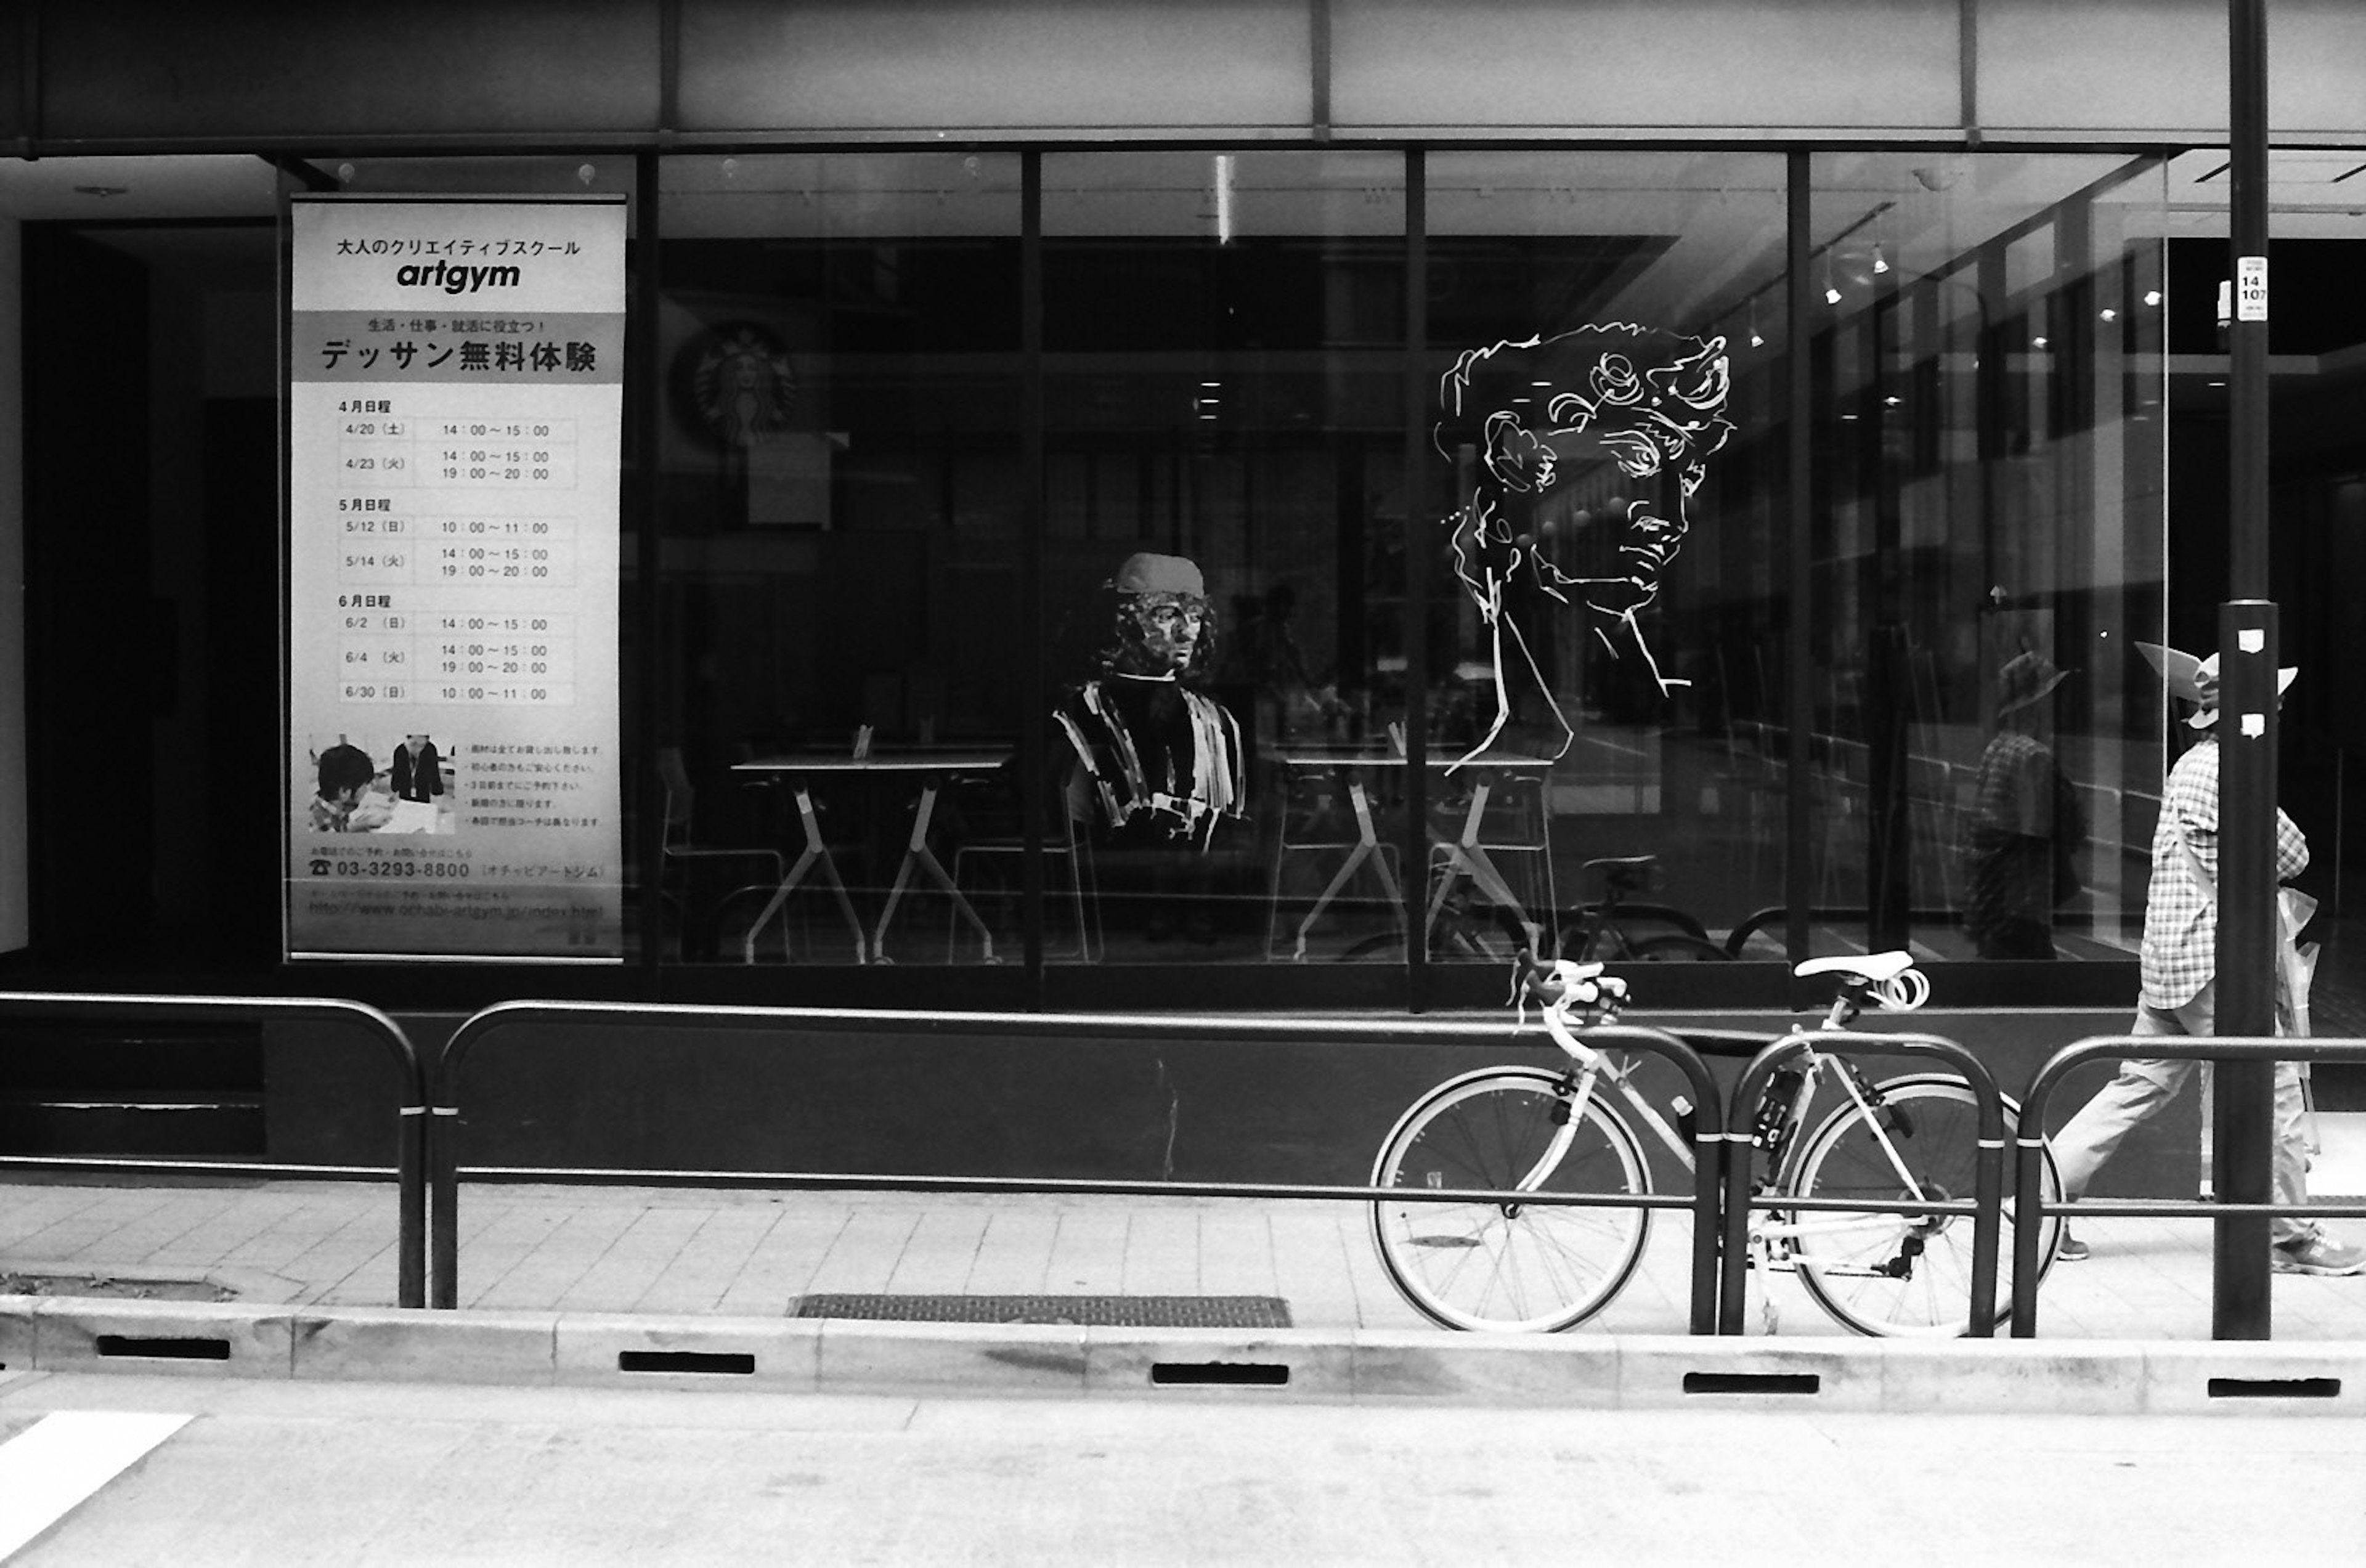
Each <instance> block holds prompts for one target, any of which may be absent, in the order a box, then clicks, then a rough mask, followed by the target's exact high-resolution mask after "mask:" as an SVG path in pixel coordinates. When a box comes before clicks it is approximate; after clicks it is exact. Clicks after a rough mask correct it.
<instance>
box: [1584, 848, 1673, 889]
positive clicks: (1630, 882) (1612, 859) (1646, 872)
mask: <svg viewBox="0 0 2366 1568" xmlns="http://www.w3.org/2000/svg"><path fill="white" fill-rule="evenodd" d="M1659 863H1660V857H1659V856H1657V855H1610V856H1607V857H1606V858H1604V859H1601V860H1590V861H1587V862H1586V863H1584V865H1583V868H1582V869H1583V870H1585V871H1587V872H1596V871H1598V872H1600V873H1601V874H1602V879H1603V881H1604V882H1605V883H1606V884H1607V885H1608V886H1612V887H1616V888H1617V889H1618V890H1619V891H1620V892H1622V893H1624V892H1628V891H1631V890H1633V889H1635V888H1638V887H1641V886H1645V885H1646V884H1647V883H1648V882H1649V881H1650V880H1651V868H1652V867H1653V866H1655V865H1657V864H1659Z"/></svg>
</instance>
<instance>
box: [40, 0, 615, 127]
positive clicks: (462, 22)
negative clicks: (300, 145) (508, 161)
mask: <svg viewBox="0 0 2366 1568" xmlns="http://www.w3.org/2000/svg"><path fill="white" fill-rule="evenodd" d="M10 30H13V29H10ZM658 39H659V6H658V5H657V3H656V0H512V3H509V4H504V5H501V6H484V5H475V4H470V3H468V0H408V3H399V4H389V5H383V6H286V5H275V4H270V3H268V0H229V3H223V0H209V3H208V4H206V5H200V6H192V5H186V4H178V3H175V0H126V3H120V4H113V5H107V6H70V5H62V4H58V3H57V0H44V3H43V4H42V6H41V7H40V15H39V69H40V99H41V101H40V118H41V128H40V129H41V134H42V136H43V137H44V138H45V139H49V140H51V141H119V140H133V141H137V140H147V139H156V138H163V137H183V138H192V139H202V140H207V141H236V140H238V139H241V138H263V137H314V136H333V135H354V136H405V135H426V134H448V135H474V136H497V135H503V134H524V133H541V134H545V135H566V134H569V133H585V132H598V131H627V130H629V131H646V130H652V129H654V128H655V127H656V125H657V121H658V96H659V47H658Z"/></svg>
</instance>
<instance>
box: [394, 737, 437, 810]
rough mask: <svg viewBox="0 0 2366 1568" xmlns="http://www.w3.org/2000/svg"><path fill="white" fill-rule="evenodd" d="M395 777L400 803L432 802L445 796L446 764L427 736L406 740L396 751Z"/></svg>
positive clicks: (397, 797)
mask: <svg viewBox="0 0 2366 1568" xmlns="http://www.w3.org/2000/svg"><path fill="white" fill-rule="evenodd" d="M392 773H393V783H394V796H395V798H396V799H397V800H433V799H434V798H435V797H436V796H437V795H442V794H443V793H444V760H443V759H442V758H441V757H439V756H437V755H436V754H435V742H434V741H433V740H430V739H427V737H425V736H424V735H408V736H405V737H403V741H402V744H401V745H400V746H398V747H396V748H395V750H394V766H393V769H392Z"/></svg>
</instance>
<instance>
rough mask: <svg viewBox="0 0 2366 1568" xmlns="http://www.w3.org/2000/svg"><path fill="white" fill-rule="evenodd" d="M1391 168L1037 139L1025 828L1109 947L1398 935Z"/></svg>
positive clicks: (1194, 955)
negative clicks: (1038, 289) (1077, 882)
mask: <svg viewBox="0 0 2366 1568" xmlns="http://www.w3.org/2000/svg"><path fill="white" fill-rule="evenodd" d="M1402 171H1403V161H1402V160H1401V159H1400V158H1399V157H1397V156H1395V155H1393V154H1376V153H1355V154H1324V153H1247V152H1244V153H1238V154H1211V153H1181V152H1177V153H1165V152H1159V153H1131V154H1108V155H1104V154H1075V155H1056V156H1049V157H1046V158H1045V159H1044V164H1043V186H1044V209H1043V232H1044V270H1045V298H1044V352H1045V364H1044V369H1045V396H1046V402H1047V410H1046V426H1047V428H1046V433H1045V441H1046V459H1047V464H1048V472H1047V476H1046V478H1047V488H1048V491H1049V495H1048V515H1047V518H1046V526H1047V530H1048V537H1047V539H1046V541H1045V556H1044V559H1045V572H1046V581H1045V592H1046V596H1047V603H1048V604H1049V606H1050V611H1049V618H1050V621H1051V623H1052V625H1051V630H1052V634H1053V647H1052V668H1053V677H1054V682H1055V686H1056V690H1054V691H1053V692H1050V693H1046V694H1042V700H1044V701H1045V702H1046V704H1047V705H1051V706H1053V708H1055V709H1056V711H1057V714H1058V720H1057V722H1056V723H1055V725H1054V727H1053V751H1054V753H1055V757H1054V765H1055V769H1056V770H1057V776H1056V777H1055V781H1054V782H1055V784H1060V785H1061V786H1062V793H1061V795H1060V804H1059V806H1058V808H1057V810H1056V813H1055V816H1056V818H1057V820H1055V822H1054V823H1053V825H1052V829H1051V831H1050V832H1049V833H1048V834H1047V837H1048V838H1050V839H1051V840H1053V841H1054V842H1055V843H1057V844H1059V845H1062V846H1065V845H1067V844H1068V843H1070V842H1071V840H1072V839H1073V841H1074V842H1075V844H1076V852H1077V853H1078V854H1079V855H1081V856H1083V857H1086V858H1087V860H1088V861H1089V863H1090V864H1089V869H1088V870H1087V877H1088V879H1089V888H1088V901H1089V902H1091V903H1093V904H1094V905H1095V906H1096V908H1097V913H1093V912H1090V911H1088V914H1087V918H1088V919H1093V920H1094V921H1095V922H1096V923H1097V925H1098V931H1099V933H1100V938H1101V941H1102V942H1103V943H1105V947H1104V948H1103V951H1104V953H1105V954H1106V956H1108V957H1109V958H1110V959H1112V960H1117V961H1132V962H1165V961H1170V960H1174V961H1190V962H1201V963H1205V962H1209V961H1211V960H1244V961H1255V962H1262V961H1263V960H1265V959H1267V958H1268V957H1293V956H1299V955H1304V956H1308V957H1315V958H1340V957H1347V956H1364V957H1369V958H1370V959H1372V960H1374V961H1382V962H1385V961H1392V960H1395V959H1398V958H1400V957H1401V955H1402V951H1403V949H1402V945H1401V942H1400V940H1399V938H1398V936H1397V934H1396V933H1397V931H1398V925H1399V919H1398V905H1399V901H1400V890H1401V888H1402V886H1403V883H1402V878H1403V876H1404V875H1405V874H1406V871H1405V868H1403V866H1401V865H1400V864H1399V863H1398V853H1397V847H1396V844H1395V842H1394V839H1395V837H1396V836H1397V834H1398V832H1399V831H1400V830H1401V820H1400V819H1399V818H1391V810H1392V809H1393V806H1392V803H1393V801H1394V799H1395V796H1396V794H1397V791H1396V789H1395V786H1394V785H1393V784H1391V781H1390V775H1391V773H1392V772H1393V771H1394V768H1395V765H1396V764H1395V757H1396V755H1397V753H1395V752H1393V751H1392V750H1391V748H1390V746H1389V743H1388V739H1387V737H1388V734H1389V725H1390V721H1391V719H1392V718H1396V717H1399V716H1401V714H1402V696H1401V684H1402V674H1401V672H1402V670H1403V641H1402V630H1401V625H1400V603H1401V597H1402V594H1403V558H1402V553H1401V542H1402V538H1403V528H1404V523H1403V497H1402V494H1401V476H1402V473H1403V396H1402V387H1403V382H1402V375H1403V361H1402V358H1401V357H1400V349H1401V345H1402V343H1403V327H1402V322H1403V261H1402V257H1403V191H1402ZM1187 617H1188V620H1189V626H1193V627H1196V640H1195V641H1193V642H1192V643H1191V644H1190V647H1189V653H1188V655H1186V654H1184V653H1183V652H1182V650H1181V648H1180V646H1179V645H1178V644H1177V643H1176V642H1174V641H1173V637H1174V635H1175V634H1174V632H1173V630H1172V629H1171V626H1172V624H1173V623H1177V621H1178V620H1182V619H1184V618H1187ZM1187 635H1188V634H1187ZM1063 875H1064V873H1060V872H1057V871H1053V872H1050V873H1048V874H1047V876H1046V883H1047V886H1050V887H1052V888H1053V890H1054V892H1055V893H1056V891H1057V889H1058V888H1059V886H1062V882H1061V878H1062V876H1063ZM1069 951H1070V952H1071V953H1072V954H1073V953H1076V951H1077V950H1076V949H1075V948H1073V947H1072V948H1071V949H1070V950H1069ZM1085 951H1087V952H1089V951H1090V949H1089V948H1087V950H1085Z"/></svg>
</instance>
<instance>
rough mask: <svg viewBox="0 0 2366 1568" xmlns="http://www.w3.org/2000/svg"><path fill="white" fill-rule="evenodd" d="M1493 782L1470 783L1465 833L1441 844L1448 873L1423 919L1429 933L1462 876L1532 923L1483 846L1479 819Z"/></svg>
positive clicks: (1515, 914)
mask: <svg viewBox="0 0 2366 1568" xmlns="http://www.w3.org/2000/svg"><path fill="white" fill-rule="evenodd" d="M1488 794H1489V786H1488V784H1487V783H1486V782H1485V781H1484V780H1482V781H1481V782H1479V783H1478V784H1473V785H1471V786H1470V811H1469V812H1468V813H1467V814H1466V815H1465V816H1464V817H1463V819H1462V832H1461V836H1460V837H1459V838H1458V839H1456V840H1452V841H1450V842H1446V843H1442V844H1441V845H1440V847H1441V848H1443V849H1444V850H1445V851H1446V853H1447V866H1446V874H1445V875H1444V876H1442V877H1440V878H1439V879H1438V884H1437V892H1436V893H1434V894H1432V895H1431V896H1430V900H1429V913H1428V915H1427V917H1426V918H1425V919H1424V920H1423V922H1422V930H1423V931H1424V932H1425V933H1426V932H1427V931H1429V930H1430V929H1431V928H1433V927H1435V926H1436V925H1437V915H1438V911H1439V910H1441V909H1443V908H1446V897H1447V895H1448V894H1449V893H1451V892H1452V891H1453V890H1454V880H1455V878H1456V877H1458V876H1467V877H1469V878H1470V880H1471V882H1472V884H1473V885H1475V886H1477V887H1478V889H1479V890H1480V891H1481V892H1482V893H1484V894H1486V895H1487V897H1489V898H1491V899H1493V901H1494V902H1496V903H1498V904H1501V905H1502V906H1503V907H1504V908H1506V909H1509V910H1511V911H1512V913H1513V915H1514V916H1515V918H1517V919H1518V920H1519V921H1520V923H1521V924H1522V925H1527V923H1528V911H1527V908H1525V907H1524V906H1523V905H1522V904H1521V903H1520V900H1519V898H1518V897H1517V896H1515V894H1514V893H1513V892H1512V886H1511V884H1510V883H1508V882H1506V881H1504V874H1503V873H1502V872H1501V871H1499V870H1497V869H1496V866H1495V863H1494V861H1493V859H1491V858H1489V856H1488V853H1487V852H1486V851H1485V850H1484V849H1482V848H1481V847H1480V842H1479V820H1480V818H1481V817H1482V816H1483V815H1484V814H1485V812H1486V810H1487V796H1488Z"/></svg>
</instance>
